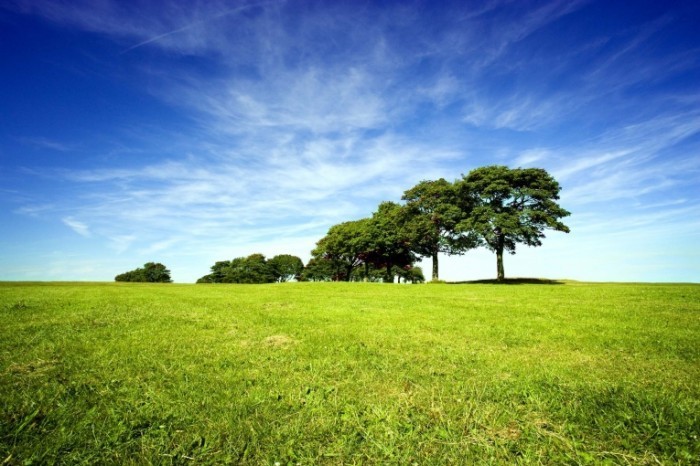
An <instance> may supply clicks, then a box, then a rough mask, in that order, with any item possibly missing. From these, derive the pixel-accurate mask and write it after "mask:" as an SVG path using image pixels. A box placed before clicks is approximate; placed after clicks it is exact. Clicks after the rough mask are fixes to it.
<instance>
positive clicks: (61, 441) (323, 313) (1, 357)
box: [0, 282, 700, 464]
mask: <svg viewBox="0 0 700 466" xmlns="http://www.w3.org/2000/svg"><path fill="white" fill-rule="evenodd" d="M0 315H1V316H2V326H1V327H0V405H1V406H2V417H1V418H0V463H3V462H5V464H25V463H28V462H32V461H34V462H36V463H54V462H59V463H68V464H75V463H120V464H124V463H127V464H128V463H138V464H141V463H159V464H160V463H166V464H169V463H178V464H182V463H192V464H202V463H212V464H213V463H217V464H219V463H226V462H229V463H235V464H240V463H243V464H275V463H280V464H352V463H355V464H375V463H376V464H386V463H391V464H411V463H413V462H415V463H417V464H427V463H434V464H440V463H453V464H467V463H474V462H479V463H494V464H497V463H513V462H520V463H538V462H539V463H550V464H561V463H572V464H586V463H591V464H600V463H605V462H608V463H611V464H657V463H659V462H660V463H682V464H683V463H684V464H692V463H694V462H695V461H697V458H698V457H700V446H699V442H698V435H699V432H700V286H697V285H648V284H626V285H623V284H583V283H576V282H567V283H562V284H555V283H549V284H538V283H525V282H522V283H519V284H517V285H513V286H509V285H493V284H460V285H432V286H428V285H413V286H411V285H405V286H404V285H381V284H361V283H356V284H334V283H333V284H332V283H319V284H313V283H298V284H280V285H197V286H194V285H172V284H165V285H140V284H12V283H4V284H0Z"/></svg>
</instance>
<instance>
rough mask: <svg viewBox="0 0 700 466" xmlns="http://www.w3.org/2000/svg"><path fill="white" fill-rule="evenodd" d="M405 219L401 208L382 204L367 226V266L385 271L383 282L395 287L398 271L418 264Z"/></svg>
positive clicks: (390, 203) (365, 256)
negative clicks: (393, 284) (395, 277)
mask: <svg viewBox="0 0 700 466" xmlns="http://www.w3.org/2000/svg"><path fill="white" fill-rule="evenodd" d="M405 219H406V216H405V211H404V210H403V209H402V207H401V206H400V205H399V204H397V203H395V202H382V203H381V204H379V207H378V208H377V211H376V212H375V213H374V214H372V217H371V218H370V222H369V223H368V234H369V240H368V241H367V249H368V250H367V252H366V253H365V255H364V260H365V264H366V265H369V264H371V265H373V266H374V267H375V268H376V269H384V271H385V274H384V281H385V282H388V283H393V281H394V276H395V275H396V273H397V269H403V268H410V267H412V266H413V263H414V262H415V261H416V256H415V255H414V254H413V252H412V251H411V240H410V237H411V234H410V233H409V229H408V228H407V226H406V222H405Z"/></svg>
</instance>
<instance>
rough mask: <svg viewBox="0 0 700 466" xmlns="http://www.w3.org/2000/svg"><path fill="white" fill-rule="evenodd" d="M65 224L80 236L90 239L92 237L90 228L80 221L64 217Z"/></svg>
mask: <svg viewBox="0 0 700 466" xmlns="http://www.w3.org/2000/svg"><path fill="white" fill-rule="evenodd" d="M61 221H63V223H64V224H66V225H67V226H68V227H69V228H70V229H71V230H73V231H74V232H76V233H77V234H79V235H80V236H84V237H86V238H89V237H90V236H91V233H90V228H88V226H87V225H86V224H85V223H83V222H81V221H79V220H76V219H74V218H73V217H64V218H62V219H61Z"/></svg>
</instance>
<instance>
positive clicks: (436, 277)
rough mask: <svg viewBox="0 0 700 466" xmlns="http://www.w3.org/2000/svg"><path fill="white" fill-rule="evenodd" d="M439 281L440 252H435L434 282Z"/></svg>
mask: <svg viewBox="0 0 700 466" xmlns="http://www.w3.org/2000/svg"><path fill="white" fill-rule="evenodd" d="M435 280H439V278H438V252H437V251H435V252H433V281H435Z"/></svg>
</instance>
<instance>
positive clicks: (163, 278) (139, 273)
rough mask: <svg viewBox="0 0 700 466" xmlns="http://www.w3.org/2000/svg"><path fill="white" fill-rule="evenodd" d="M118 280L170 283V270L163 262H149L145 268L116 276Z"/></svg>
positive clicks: (115, 278)
mask: <svg viewBox="0 0 700 466" xmlns="http://www.w3.org/2000/svg"><path fill="white" fill-rule="evenodd" d="M114 280H115V281H117V282H150V283H170V282H172V279H171V278H170V270H168V269H167V268H166V267H165V266H164V265H163V264H160V263H156V262H147V263H146V264H144V266H143V268H137V269H135V270H130V271H128V272H124V273H122V274H119V275H117V276H116V277H114Z"/></svg>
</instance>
